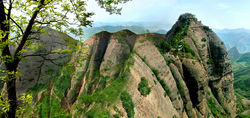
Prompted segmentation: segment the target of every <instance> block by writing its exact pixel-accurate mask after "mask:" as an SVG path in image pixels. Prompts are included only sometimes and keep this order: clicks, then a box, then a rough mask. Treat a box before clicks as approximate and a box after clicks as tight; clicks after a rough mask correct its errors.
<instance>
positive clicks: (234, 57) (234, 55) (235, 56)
mask: <svg viewBox="0 0 250 118" xmlns="http://www.w3.org/2000/svg"><path fill="white" fill-rule="evenodd" d="M240 56H241V54H240V52H239V50H238V49H237V48H236V47H233V48H231V49H230V50H228V57H229V58H230V59H231V60H232V61H234V60H237V59H238V58H239V57H240Z"/></svg>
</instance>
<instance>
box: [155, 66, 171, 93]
mask: <svg viewBox="0 0 250 118" xmlns="http://www.w3.org/2000/svg"><path fill="white" fill-rule="evenodd" d="M151 70H152V71H153V73H154V74H155V76H156V78H157V80H158V82H159V83H160V84H161V86H162V88H163V89H164V90H165V96H166V95H168V96H169V95H170V94H171V91H170V90H169V88H168V86H167V84H166V83H165V81H164V80H162V79H161V78H160V77H159V71H158V70H156V69H154V68H151Z"/></svg>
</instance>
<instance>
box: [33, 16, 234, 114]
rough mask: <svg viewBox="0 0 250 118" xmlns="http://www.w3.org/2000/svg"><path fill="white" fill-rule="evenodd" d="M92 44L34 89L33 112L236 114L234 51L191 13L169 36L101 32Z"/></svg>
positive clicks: (181, 17)
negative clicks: (232, 58) (232, 52)
mask: <svg viewBox="0 0 250 118" xmlns="http://www.w3.org/2000/svg"><path fill="white" fill-rule="evenodd" d="M85 43H86V44H87V45H82V47H83V48H82V49H81V50H78V51H77V52H75V53H74V54H73V56H72V59H71V61H70V62H71V65H69V64H68V65H66V66H65V67H63V68H62V69H61V71H58V72H56V73H55V74H51V76H52V75H53V77H52V78H51V79H50V82H49V83H47V84H46V83H45V84H43V85H42V84H40V85H39V86H35V87H33V88H31V89H30V90H29V92H33V93H36V94H34V95H35V99H36V103H35V105H34V109H36V110H35V111H34V112H32V113H30V114H29V115H33V116H40V117H48V116H50V117H56V116H59V117H60V115H62V116H69V117H71V116H72V117H73V116H74V117H78V118H82V117H93V118H106V117H107V118H108V117H111V118H127V117H128V118H217V117H235V116H236V103H235V99H236V98H235V95H234V90H233V79H234V78H233V73H232V67H231V64H230V60H229V58H228V54H227V50H226V48H225V46H224V44H223V42H222V41H221V40H220V39H219V38H218V37H217V35H216V34H215V33H214V32H213V31H212V30H211V29H210V28H209V27H207V26H204V25H202V24H201V22H200V21H198V20H197V19H196V18H195V17H194V16H193V15H192V14H183V15H181V16H180V17H179V19H178V21H177V22H176V23H175V25H174V26H173V27H172V29H171V30H170V31H169V32H168V33H167V34H166V35H161V34H155V33H147V34H141V35H136V34H135V33H133V32H131V31H128V30H122V31H119V32H116V33H109V32H100V33H97V34H95V35H94V36H92V37H91V38H90V39H88V40H86V41H85ZM85 47H88V48H87V49H86V48H85ZM86 56H87V59H83V60H81V58H82V57H86ZM72 68H73V69H72Z"/></svg>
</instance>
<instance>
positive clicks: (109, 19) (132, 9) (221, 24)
mask: <svg viewBox="0 0 250 118" xmlns="http://www.w3.org/2000/svg"><path fill="white" fill-rule="evenodd" d="M249 6H250V0H132V1H129V2H127V3H125V4H122V5H121V7H122V12H121V13H122V14H121V15H110V14H109V13H107V12H106V11H105V10H104V9H101V8H100V7H99V6H98V5H97V3H96V2H95V0H88V2H87V10H88V11H91V12H94V13H95V15H94V16H93V17H92V18H91V19H92V20H93V21H94V22H96V23H97V22H102V23H104V24H110V23H115V22H138V23H139V22H150V23H160V24H171V25H173V24H174V23H175V22H176V20H177V19H178V17H179V15H181V14H183V13H187V12H188V13H192V14H194V15H195V16H196V17H197V18H198V19H199V20H201V21H202V23H203V24H204V25H208V26H209V27H211V28H216V29H236V28H246V29H250V7H249ZM166 28H169V26H166Z"/></svg>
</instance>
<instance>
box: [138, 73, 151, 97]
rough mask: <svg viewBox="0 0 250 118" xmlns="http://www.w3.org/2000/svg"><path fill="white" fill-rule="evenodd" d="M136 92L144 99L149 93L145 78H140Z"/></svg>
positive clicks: (149, 89)
mask: <svg viewBox="0 0 250 118" xmlns="http://www.w3.org/2000/svg"><path fill="white" fill-rule="evenodd" d="M138 91H139V92H140V93H141V95H143V96H145V97H146V96H147V95H148V94H149V93H150V91H151V88H150V87H149V85H148V80H146V79H145V77H142V78H141V82H140V83H139V85H138Z"/></svg>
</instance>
